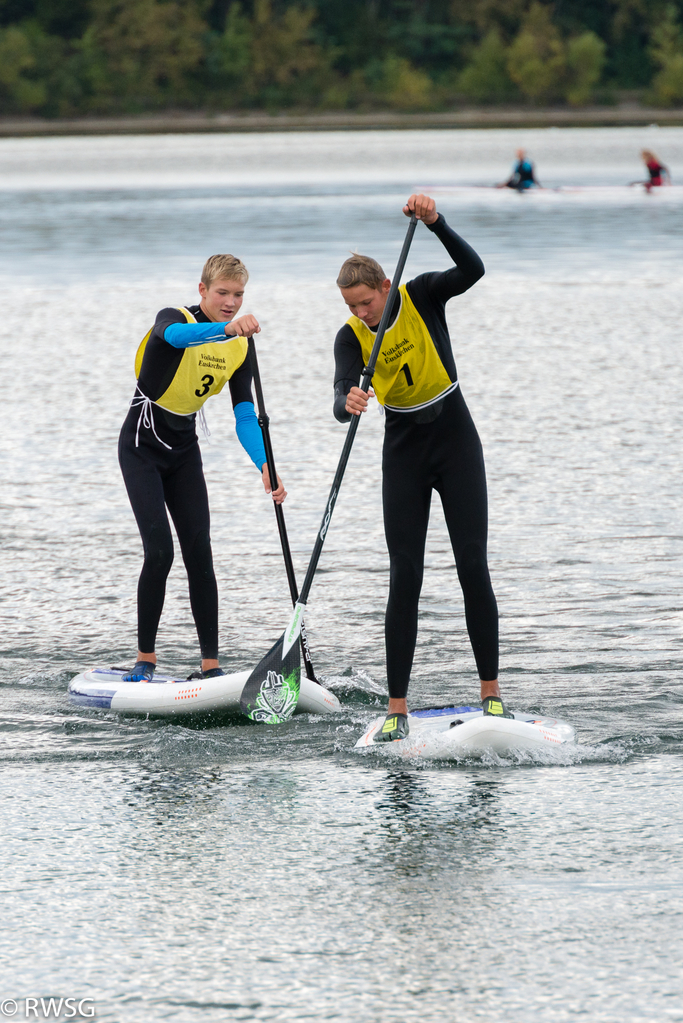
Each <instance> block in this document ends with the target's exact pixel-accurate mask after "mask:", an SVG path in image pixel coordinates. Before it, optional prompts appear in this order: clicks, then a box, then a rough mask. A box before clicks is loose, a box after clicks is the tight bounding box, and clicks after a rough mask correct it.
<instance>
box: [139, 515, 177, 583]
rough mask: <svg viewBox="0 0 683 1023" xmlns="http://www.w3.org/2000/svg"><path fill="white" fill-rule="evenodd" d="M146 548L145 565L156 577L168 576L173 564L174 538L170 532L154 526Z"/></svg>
mask: <svg viewBox="0 0 683 1023" xmlns="http://www.w3.org/2000/svg"><path fill="white" fill-rule="evenodd" d="M144 548H145V565H146V566H147V567H148V568H149V569H151V571H153V572H154V573H155V575H162V576H167V575H168V573H169V572H170V571H171V565H172V564H173V538H172V536H171V534H170V532H169V531H168V530H166V529H162V528H161V527H159V526H152V529H151V530H150V533H149V536H148V537H147V541H146V543H145V545H144Z"/></svg>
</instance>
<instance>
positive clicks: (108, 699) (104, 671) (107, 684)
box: [69, 668, 341, 717]
mask: <svg viewBox="0 0 683 1023" xmlns="http://www.w3.org/2000/svg"><path fill="white" fill-rule="evenodd" d="M126 674H127V670H124V669H121V668H90V669H89V670H88V671H84V672H82V673H81V674H80V675H76V677H75V678H73V679H72V680H71V682H70V683H69V701H70V702H71V703H73V704H76V705H78V706H81V707H100V708H105V709H106V710H115V711H118V712H119V713H123V714H154V715H155V716H161V717H171V716H173V715H174V714H196V713H202V712H204V711H209V710H239V706H240V694H241V692H242V689H243V688H244V683H245V682H246V681H247V679H248V678H249V675H250V672H249V671H238V672H235V673H234V674H232V675H219V676H218V678H204V679H193V680H192V681H188V680H187V679H179V678H172V677H168V676H164V675H155V676H154V678H153V680H152V681H151V682H124V681H123V676H124V675H126ZM296 709H297V712H298V713H300V714H335V713H338V712H339V711H340V710H341V704H340V703H339V700H338V699H337V697H336V696H335V695H334V693H331V692H330V691H329V690H328V689H325V688H324V687H323V686H321V685H318V683H317V682H311V680H310V679H309V678H306V677H305V676H304V675H302V677H301V691H300V694H299V701H298V703H297V708H296Z"/></svg>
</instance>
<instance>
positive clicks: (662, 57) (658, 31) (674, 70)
mask: <svg viewBox="0 0 683 1023" xmlns="http://www.w3.org/2000/svg"><path fill="white" fill-rule="evenodd" d="M650 54H651V56H652V59H653V61H654V63H655V64H656V65H657V67H659V71H658V72H657V74H656V75H655V76H654V78H653V80H652V93H651V96H650V99H651V101H652V102H653V103H656V104H657V105H659V106H664V107H668V106H672V105H673V104H674V103H677V102H680V101H681V100H683V32H682V31H681V26H680V24H679V21H678V16H677V11H676V8H675V7H669V8H668V9H667V12H666V18H665V20H664V21H663V22H662V23H661V24H659V25H657V27H656V28H655V29H654V31H653V33H652V42H651V47H650Z"/></svg>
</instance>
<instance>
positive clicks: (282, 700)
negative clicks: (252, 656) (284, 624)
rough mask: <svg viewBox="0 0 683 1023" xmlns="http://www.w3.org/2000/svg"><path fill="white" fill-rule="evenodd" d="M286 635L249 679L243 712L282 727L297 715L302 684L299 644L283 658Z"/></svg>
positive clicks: (241, 700)
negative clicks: (283, 723)
mask: <svg viewBox="0 0 683 1023" xmlns="http://www.w3.org/2000/svg"><path fill="white" fill-rule="evenodd" d="M284 638H285V637H284V634H283V635H282V636H280V638H279V639H278V641H277V643H275V644H273V646H272V647H271V648H270V650H269V651H268V653H267V654H266V656H265V657H264V658H263V660H261V661H260V662H259V664H257V666H256V667H255V668H254V670H253V671H252V673H251V675H250V676H249V678H248V679H247V681H246V683H245V686H244V689H243V690H242V695H241V697H240V709H241V711H242V713H243V714H246V715H247V717H248V718H251V720H252V721H259V722H261V723H262V724H266V725H280V724H282V722H283V721H287V720H288V719H289V718H291V716H292V714H293V713H294V711H295V709H296V705H297V701H298V699H299V687H300V685H301V662H300V659H299V644H298V643H295V644H294V645H293V646H291V647H290V648H289V650H288V651H287V653H286V654H285V656H284V657H283V656H282V648H283V641H284Z"/></svg>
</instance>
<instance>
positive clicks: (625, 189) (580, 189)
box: [417, 182, 683, 197]
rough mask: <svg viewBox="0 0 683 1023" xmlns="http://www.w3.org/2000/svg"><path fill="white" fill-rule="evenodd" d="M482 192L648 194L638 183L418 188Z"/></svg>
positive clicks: (666, 188) (663, 190)
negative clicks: (532, 186) (517, 187)
mask: <svg viewBox="0 0 683 1023" xmlns="http://www.w3.org/2000/svg"><path fill="white" fill-rule="evenodd" d="M482 190H485V191H489V192H497V193H498V194H499V195H520V194H521V195H536V196H551V195H557V194H558V193H560V194H564V195H570V194H573V193H581V194H586V195H590V194H595V195H600V196H615V197H617V196H625V195H634V194H636V195H638V194H640V193H643V192H646V191H647V190H646V188H645V186H644V184H643V183H642V182H637V184H635V185H597V184H596V185H548V186H546V185H541V186H538V187H536V188H525V189H523V190H522V192H521V193H519V192H518V191H517V189H515V188H498V186H497V185H420V186H417V191H421V192H425V193H426V194H427V195H431V194H432V193H434V194H440V193H443V192H453V193H458V192H464V193H468V192H469V193H472V194H473V195H474V194H476V193H481V191H482ZM681 191H683V185H655V186H654V187H653V188H651V189H650V195H656V194H661V195H666V194H670V195H672V196H678V197H680V194H681Z"/></svg>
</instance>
